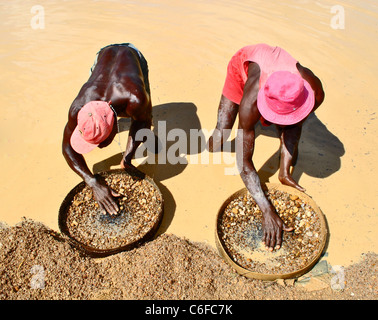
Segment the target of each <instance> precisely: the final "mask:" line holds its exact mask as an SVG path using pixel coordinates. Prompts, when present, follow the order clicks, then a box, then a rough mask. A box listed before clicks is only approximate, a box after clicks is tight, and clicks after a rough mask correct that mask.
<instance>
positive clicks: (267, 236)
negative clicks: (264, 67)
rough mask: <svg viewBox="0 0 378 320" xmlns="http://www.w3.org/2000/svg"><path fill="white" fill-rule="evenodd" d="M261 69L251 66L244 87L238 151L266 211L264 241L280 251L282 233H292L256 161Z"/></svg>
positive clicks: (252, 190)
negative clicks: (268, 194)
mask: <svg viewBox="0 0 378 320" xmlns="http://www.w3.org/2000/svg"><path fill="white" fill-rule="evenodd" d="M259 79H260V68H259V66H258V65H257V64H255V63H250V65H249V68H248V80H247V82H246V84H245V87H244V94H243V98H242V101H241V103H240V107H239V129H240V130H241V131H242V136H240V135H239V134H238V137H237V140H236V143H237V146H236V148H237V149H236V152H237V159H238V166H239V168H240V169H241V173H240V176H241V178H242V180H243V182H244V184H245V186H246V187H247V189H248V191H249V192H250V193H251V195H252V197H253V198H254V200H255V201H256V203H257V205H258V206H259V208H260V210H261V212H262V217H263V220H262V225H263V239H262V240H263V242H264V244H265V246H266V248H268V249H269V250H270V251H273V249H274V248H276V249H279V248H280V247H281V244H282V230H284V231H292V230H293V228H289V227H288V226H286V225H285V224H284V223H283V221H282V220H281V219H280V217H279V216H278V214H277V213H276V211H275V209H274V207H273V205H272V204H271V203H270V202H269V201H268V199H267V198H266V196H265V194H264V192H263V190H262V188H261V182H260V179H259V176H258V174H257V171H256V168H255V166H254V164H253V161H252V156H253V151H254V146H255V125H256V124H257V122H258V121H259V120H260V117H261V114H260V112H259V111H258V109H257V94H258V90H259Z"/></svg>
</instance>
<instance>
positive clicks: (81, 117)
mask: <svg viewBox="0 0 378 320" xmlns="http://www.w3.org/2000/svg"><path fill="white" fill-rule="evenodd" d="M113 124H114V113H113V110H112V108H111V107H110V104H109V103H107V102H105V101H90V102H88V103H87V104H85V105H84V106H83V107H82V108H81V110H80V111H79V113H78V115H77V126H76V128H75V130H74V132H73V133H72V135H71V146H72V148H73V149H74V150H75V151H76V152H77V153H80V154H84V153H88V152H90V151H92V150H93V149H94V148H96V147H97V146H98V145H99V144H100V143H101V142H102V141H104V140H105V139H106V138H107V137H108V136H109V135H110V133H111V132H112V130H113Z"/></svg>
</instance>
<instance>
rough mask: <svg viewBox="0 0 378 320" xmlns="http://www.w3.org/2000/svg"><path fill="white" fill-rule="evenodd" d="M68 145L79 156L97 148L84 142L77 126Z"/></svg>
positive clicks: (96, 145) (95, 145)
mask: <svg viewBox="0 0 378 320" xmlns="http://www.w3.org/2000/svg"><path fill="white" fill-rule="evenodd" d="M70 143H71V147H72V148H73V149H74V150H75V151H76V152H77V153H80V154H85V153H88V152H91V151H92V150H93V149H95V148H96V147H98V144H93V143H89V142H88V141H86V140H84V138H83V137H82V135H81V133H80V131H79V127H78V126H76V128H75V130H74V132H72V135H71V139H70Z"/></svg>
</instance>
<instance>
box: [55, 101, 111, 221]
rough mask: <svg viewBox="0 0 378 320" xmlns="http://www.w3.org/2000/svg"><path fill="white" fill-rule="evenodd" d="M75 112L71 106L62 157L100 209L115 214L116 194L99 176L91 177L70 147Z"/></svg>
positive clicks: (76, 110)
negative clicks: (86, 186)
mask: <svg viewBox="0 0 378 320" xmlns="http://www.w3.org/2000/svg"><path fill="white" fill-rule="evenodd" d="M77 112H78V108H75V107H74V104H73V106H72V107H71V109H70V113H69V121H68V122H67V124H66V126H65V128H64V133H63V143H62V152H63V156H64V157H65V159H66V161H67V163H68V165H69V166H70V168H71V169H72V170H73V171H74V172H75V173H77V174H78V175H79V176H80V177H81V178H82V179H83V181H84V182H85V183H86V184H87V185H88V186H89V187H90V188H91V189H92V191H93V195H94V198H95V199H96V201H97V203H98V204H99V206H100V208H101V209H102V210H104V211H106V212H108V213H109V214H111V215H114V214H117V212H118V206H117V204H116V203H115V201H114V199H113V196H118V194H117V193H116V192H115V191H114V190H111V189H110V188H109V187H108V186H107V184H106V182H105V180H104V179H103V178H102V177H101V176H99V175H93V174H92V172H91V171H90V170H89V168H88V166H87V163H86V162H85V159H84V157H83V155H81V154H79V153H77V152H76V151H75V150H74V149H73V148H72V147H71V144H70V138H71V135H72V133H73V131H74V130H75V127H76V125H77V120H76V119H77ZM116 132H117V131H116V130H113V132H112V133H111V136H113V137H114V133H116ZM109 138H111V137H109ZM109 138H108V139H109ZM108 139H107V141H108ZM109 140H110V139H109ZM106 143H107V142H106Z"/></svg>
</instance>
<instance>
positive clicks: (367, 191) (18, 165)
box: [0, 0, 378, 266]
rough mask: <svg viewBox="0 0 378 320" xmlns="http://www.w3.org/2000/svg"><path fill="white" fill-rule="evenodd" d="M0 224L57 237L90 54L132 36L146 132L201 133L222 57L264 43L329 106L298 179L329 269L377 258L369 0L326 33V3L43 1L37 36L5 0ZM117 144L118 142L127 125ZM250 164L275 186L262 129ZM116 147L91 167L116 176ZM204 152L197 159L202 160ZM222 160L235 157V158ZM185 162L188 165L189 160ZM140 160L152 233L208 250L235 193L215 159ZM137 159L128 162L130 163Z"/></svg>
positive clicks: (307, 136)
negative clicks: (149, 123) (163, 127)
mask: <svg viewBox="0 0 378 320" xmlns="http://www.w3.org/2000/svg"><path fill="white" fill-rule="evenodd" d="M1 2H2V5H3V8H4V9H3V10H2V11H1V13H0V18H1V19H0V21H1V22H0V24H1V27H0V33H1V39H2V40H3V41H2V43H1V45H0V65H1V67H2V73H1V80H2V81H1V82H2V85H1V86H0V92H1V102H2V111H3V112H2V115H1V117H0V128H1V129H0V130H1V140H0V141H1V142H0V143H1V148H2V153H1V163H2V166H3V172H2V183H1V185H0V194H1V201H0V221H4V222H6V223H8V224H10V225H13V224H15V223H17V222H19V221H20V220H21V218H22V217H23V216H25V217H27V218H30V219H33V220H36V221H40V222H42V223H44V224H45V225H47V226H48V227H50V228H52V229H54V230H58V220H57V216H58V210H59V207H60V204H61V203H62V201H63V199H64V197H65V196H66V194H67V193H68V192H69V191H70V190H71V189H72V188H73V187H74V186H75V185H76V184H77V183H79V182H80V178H79V177H78V176H77V175H76V174H75V173H74V172H72V171H71V170H70V168H69V167H68V165H67V164H66V162H65V160H64V158H63V156H62V153H61V140H62V135H63V128H64V125H65V123H66V121H67V112H68V108H69V106H70V104H71V102H72V100H73V99H74V98H75V96H76V95H77V93H78V91H79V89H80V87H81V85H82V84H83V83H84V82H85V81H86V80H87V78H88V75H89V69H90V67H91V66H92V64H93V60H94V57H95V54H96V53H97V51H98V50H99V49H100V48H101V47H103V46H105V45H108V44H110V43H120V42H131V43H133V44H135V45H136V46H137V47H138V48H139V49H140V50H141V51H142V53H143V54H144V55H145V57H146V59H147V61H148V63H149V69H150V85H151V90H152V103H153V106H154V121H155V125H156V122H157V121H158V120H167V128H168V129H172V128H182V129H183V130H186V131H188V130H189V129H190V128H195V129H202V130H207V131H210V130H212V129H213V128H214V126H215V123H216V112H217V108H218V103H219V98H220V94H221V90H222V86H223V82H224V78H225V74H226V67H227V63H228V61H229V59H230V58H231V56H232V55H233V54H234V53H235V52H236V51H237V50H238V49H239V48H241V47H242V46H244V45H248V44H253V43H259V42H265V43H268V44H271V45H277V46H281V47H283V48H284V49H285V50H287V51H288V52H290V53H291V54H292V55H293V56H294V57H295V58H297V59H298V60H299V61H300V62H301V64H303V65H304V66H306V67H309V68H310V69H311V70H312V71H313V72H314V73H315V74H316V75H317V76H318V77H319V78H320V79H321V81H322V82H323V85H324V89H325V93H326V99H325V102H324V103H323V105H322V106H321V107H320V108H319V109H318V110H317V111H316V114H315V115H314V116H312V117H311V118H309V119H308V122H307V123H306V125H305V127H304V130H303V136H302V140H301V143H300V149H299V150H300V155H299V160H298V164H297V167H296V169H295V171H294V177H295V178H296V179H297V180H298V181H299V184H300V185H302V186H304V187H305V188H306V190H307V191H306V193H307V194H308V195H310V196H311V197H312V198H313V199H314V200H315V202H316V203H317V204H318V206H319V207H320V208H321V209H322V211H323V213H324V214H325V216H326V219H327V223H328V227H329V231H330V238H329V243H328V246H327V254H328V261H329V262H330V263H331V264H332V265H342V266H348V265H350V264H351V263H355V262H357V261H359V259H360V257H361V253H365V252H368V251H372V252H377V237H376V234H375V233H376V230H377V209H376V201H377V198H378V197H377V188H376V187H375V182H376V181H377V180H378V179H377V178H378V177H377V175H378V174H377V170H376V166H377V165H376V164H377V160H378V155H377V148H376V146H375V141H376V136H377V128H378V126H377V107H376V103H377V100H378V99H377V98H378V94H377V92H376V89H375V84H376V82H377V74H378V65H377V63H376V61H377V53H376V52H377V42H376V32H377V21H378V8H377V5H376V4H375V3H374V2H373V1H358V2H357V3H356V2H355V1H354V2H352V1H339V2H338V4H340V5H341V6H342V7H343V8H344V9H345V28H344V29H333V28H332V23H331V22H332V18H333V17H334V16H335V14H334V13H331V7H332V6H333V5H334V3H333V2H332V1H328V0H327V1H325V0H322V1H317V2H315V3H314V2H310V1H285V2H283V1H270V2H268V3H267V2H264V1H233V2H230V1H206V2H205V3H203V2H202V1H197V0H195V1H191V2H182V1H176V2H172V1H166V0H159V1H149V2H145V1H138V2H137V3H132V2H130V3H129V2H121V1H112V2H110V3H108V2H106V3H103V2H93V1H82V0H80V1H65V2H60V1H41V2H40V5H42V7H43V8H44V14H45V20H44V28H43V29H33V28H32V26H31V20H32V18H33V16H35V13H34V14H33V13H32V12H31V9H32V7H33V6H34V5H36V3H35V1H20V0H18V1H12V2H6V1H1ZM121 124H122V128H124V130H125V131H124V132H122V133H121V136H120V140H121V144H122V148H123V149H124V146H125V144H126V138H127V134H128V132H127V128H128V122H127V121H122V123H121ZM258 132H259V135H258V137H257V140H256V148H255V154H254V163H255V166H256V168H257V169H258V170H259V174H260V177H261V179H262V180H263V181H269V182H278V179H277V164H278V154H277V150H278V147H279V141H278V139H276V138H275V133H274V132H273V131H271V130H270V129H267V130H263V129H261V128H258ZM117 141H118V137H116V138H115V141H114V142H113V143H112V144H111V145H110V146H109V147H108V148H106V149H104V150H95V151H93V152H91V153H90V154H89V155H88V156H87V157H86V160H87V163H88V166H89V168H91V169H94V170H95V171H101V170H105V169H109V168H118V167H119V166H118V163H119V159H120V152H121V151H120V148H119V145H118V144H117ZM204 153H205V152H204V151H202V153H201V155H202V154H204ZM230 156H234V153H231V154H230ZM188 158H189V157H188ZM188 162H189V163H188V164H179V165H171V164H157V165H149V164H145V165H140V169H141V170H142V171H144V172H145V173H147V174H149V175H150V176H151V177H153V178H154V179H155V181H156V183H157V184H158V185H159V187H160V189H161V191H162V193H163V195H164V199H165V203H166V207H165V208H166V211H165V218H164V221H163V225H162V227H161V229H160V233H165V232H167V233H173V234H175V235H177V236H182V237H186V238H188V239H190V240H192V241H200V242H206V243H207V244H209V245H210V246H212V247H215V241H214V228H215V216H216V214H217V211H218V209H219V207H220V206H221V205H222V203H223V201H224V200H225V199H226V198H227V197H228V196H230V195H231V194H232V193H234V192H235V191H237V190H238V189H241V188H243V187H244V185H243V183H242V181H241V179H240V177H239V176H237V175H235V176H234V175H225V174H224V170H225V169H227V168H229V167H231V166H230V165H228V164H226V163H224V162H222V163H221V164H213V163H211V162H210V163H208V164H193V163H192V162H190V161H188ZM138 163H140V160H139V159H136V160H135V165H138Z"/></svg>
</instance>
